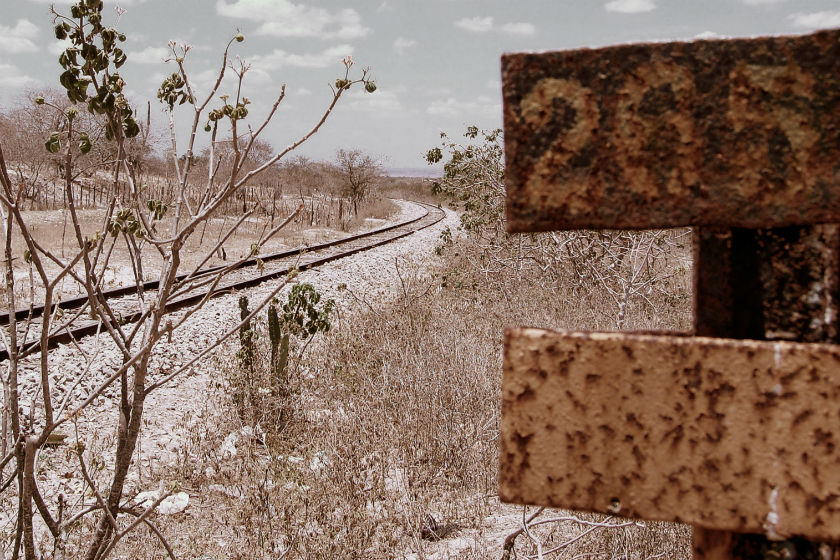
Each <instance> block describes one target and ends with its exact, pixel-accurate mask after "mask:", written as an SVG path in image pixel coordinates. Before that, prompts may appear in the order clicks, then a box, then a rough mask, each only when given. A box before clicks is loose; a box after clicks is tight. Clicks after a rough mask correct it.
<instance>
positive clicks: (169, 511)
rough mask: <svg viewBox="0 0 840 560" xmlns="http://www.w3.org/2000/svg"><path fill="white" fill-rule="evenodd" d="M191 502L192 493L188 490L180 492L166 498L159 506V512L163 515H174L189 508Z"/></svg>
mask: <svg viewBox="0 0 840 560" xmlns="http://www.w3.org/2000/svg"><path fill="white" fill-rule="evenodd" d="M189 503H190V495H189V494H187V493H186V492H178V493H177V494H172V495H171V496H169V497H168V498H166V499H164V500H163V501H162V502H161V503H160V505H159V506H158V508H157V512H158V513H159V514H161V515H174V514H176V513H181V512H182V511H184V510H185V509H187V504H189Z"/></svg>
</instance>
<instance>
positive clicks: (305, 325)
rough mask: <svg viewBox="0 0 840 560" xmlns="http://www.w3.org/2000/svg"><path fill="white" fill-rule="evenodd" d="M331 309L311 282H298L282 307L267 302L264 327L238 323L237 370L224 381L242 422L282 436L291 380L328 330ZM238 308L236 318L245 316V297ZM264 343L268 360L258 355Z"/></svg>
mask: <svg viewBox="0 0 840 560" xmlns="http://www.w3.org/2000/svg"><path fill="white" fill-rule="evenodd" d="M334 306H335V302H334V301H333V300H331V299H328V300H325V301H322V300H321V294H320V293H319V292H318V291H317V290H316V289H315V287H314V286H313V285H312V284H309V283H308V282H302V283H300V284H295V285H294V286H293V287H292V289H291V290H290V291H289V294H288V296H287V299H286V301H285V302H284V303H282V305H281V303H280V300H279V299H277V298H273V299H272V301H271V303H269V305H268V310H267V313H266V321H265V323H263V322H262V321H259V322H256V321H255V322H254V324H252V323H251V321H247V322H244V323H242V324H241V325H240V328H239V351H238V352H237V354H236V358H237V362H238V366H239V367H238V368H236V370H234V371H231V372H230V375H229V378H230V379H229V381H230V392H231V398H232V401H233V405H234V408H235V409H236V411H237V413H238V415H239V417H240V419H241V420H242V422H243V423H244V424H246V425H250V426H252V427H259V428H260V430H261V431H265V432H267V433H268V435H270V436H272V437H274V436H277V435H279V434H281V433H282V432H283V429H284V428H285V427H286V425H287V423H288V421H289V413H290V411H291V410H292V409H294V407H293V406H292V403H291V402H290V400H291V399H292V398H294V393H295V387H294V386H293V383H292V377H293V375H294V374H295V373H296V372H297V371H298V370H299V366H300V363H301V359H302V358H303V356H304V354H305V353H306V350H307V348H309V345H310V344H311V343H312V341H313V340H314V339H315V337H316V336H317V335H318V334H319V333H326V332H329V330H330V328H331V326H332V324H331V321H330V316H331V314H332V312H333V309H334ZM239 307H240V312H241V316H242V317H247V316H248V315H250V310H249V308H248V298H247V297H245V296H242V297H240V299H239ZM266 335H267V336H266ZM265 339H267V342H268V356H265V353H264V352H262V344H261V341H262V340H265ZM266 358H267V359H266Z"/></svg>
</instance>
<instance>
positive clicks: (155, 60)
mask: <svg viewBox="0 0 840 560" xmlns="http://www.w3.org/2000/svg"><path fill="white" fill-rule="evenodd" d="M171 54H172V52H171V51H170V50H169V49H167V48H166V47H146V48H145V49H143V50H142V51H137V52H129V53H128V55H127V56H128V60H130V61H131V62H134V63H138V64H160V63H162V62H163V60H164V59H165V58H169V56H170V55H171Z"/></svg>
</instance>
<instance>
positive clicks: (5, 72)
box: [0, 60, 41, 92]
mask: <svg viewBox="0 0 840 560" xmlns="http://www.w3.org/2000/svg"><path fill="white" fill-rule="evenodd" d="M0 76H3V79H2V80H0V90H7V91H10V92H11V91H20V90H21V89H23V88H24V87H27V86H30V87H32V86H37V85H38V84H40V83H41V81H40V80H38V79H37V78H33V77H32V76H28V75H26V74H24V73H23V72H21V70H20V68H18V67H17V66H15V65H14V64H9V63H7V62H5V61H3V60H0Z"/></svg>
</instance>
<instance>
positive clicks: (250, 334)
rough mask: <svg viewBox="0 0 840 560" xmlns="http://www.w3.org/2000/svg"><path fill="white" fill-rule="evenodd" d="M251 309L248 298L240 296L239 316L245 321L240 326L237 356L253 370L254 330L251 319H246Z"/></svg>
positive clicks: (245, 365)
mask: <svg viewBox="0 0 840 560" xmlns="http://www.w3.org/2000/svg"><path fill="white" fill-rule="evenodd" d="M250 313H251V310H250V309H248V298H247V297H245V296H242V297H240V298H239V318H240V319H241V320H242V321H243V323H242V325H241V326H240V327H239V343H240V349H239V353H238V354H237V357H238V358H239V363H240V365H241V366H242V367H243V368H245V369H248V370H249V371H251V370H253V367H254V330H253V329H252V328H251V321H245V319H246V318H247V317H248V315H250Z"/></svg>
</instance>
